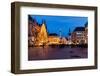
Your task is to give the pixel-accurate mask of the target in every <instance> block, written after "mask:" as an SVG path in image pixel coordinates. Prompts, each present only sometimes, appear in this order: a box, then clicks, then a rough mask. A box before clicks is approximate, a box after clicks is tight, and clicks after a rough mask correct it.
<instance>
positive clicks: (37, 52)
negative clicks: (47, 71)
mask: <svg viewBox="0 0 100 76" xmlns="http://www.w3.org/2000/svg"><path fill="white" fill-rule="evenodd" d="M87 57H88V50H87V48H78V47H77V48H69V47H64V48H59V47H54V48H52V47H49V46H48V47H44V48H43V47H29V48H28V60H49V59H77V58H87Z"/></svg>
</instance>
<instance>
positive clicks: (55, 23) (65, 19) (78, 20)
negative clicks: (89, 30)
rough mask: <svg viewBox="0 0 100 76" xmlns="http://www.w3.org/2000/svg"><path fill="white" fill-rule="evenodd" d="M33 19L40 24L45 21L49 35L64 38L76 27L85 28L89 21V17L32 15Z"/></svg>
mask: <svg viewBox="0 0 100 76" xmlns="http://www.w3.org/2000/svg"><path fill="white" fill-rule="evenodd" d="M31 17H32V18H34V19H36V21H37V22H38V23H39V24H42V22H43V21H45V22H46V27H47V31H48V33H56V34H58V35H60V33H61V35H62V36H63V37H67V36H68V33H69V29H70V31H71V32H73V30H74V29H75V28H76V27H84V26H85V23H86V22H87V21H88V17H77V16H53V15H31Z"/></svg>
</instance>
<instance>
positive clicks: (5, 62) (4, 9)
mask: <svg viewBox="0 0 100 76" xmlns="http://www.w3.org/2000/svg"><path fill="white" fill-rule="evenodd" d="M13 1H27V2H28V1H30V2H41V3H43V2H44V3H57V4H69V5H70V4H74V5H87V6H98V7H99V9H98V10H99V15H98V17H99V18H98V21H100V0H10V1H9V0H1V2H0V76H16V75H14V74H12V73H10V60H11V56H10V55H11V40H10V38H11V37H10V36H11V23H10V21H11V15H10V11H11V10H10V8H11V7H10V3H11V2H13ZM98 24H100V22H98ZM98 28H99V29H98V33H100V26H99V25H98ZM98 39H99V40H98V43H99V42H100V34H99V38H98ZM99 46H100V44H99ZM99 50H100V49H98V58H100V51H99ZM98 64H99V65H98V66H99V68H98V70H81V71H65V72H52V73H51V72H50V73H38V74H21V75H18V76H23V75H24V76H94V75H95V76H100V75H99V74H100V71H99V70H100V59H99V62H98Z"/></svg>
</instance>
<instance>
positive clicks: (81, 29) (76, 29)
mask: <svg viewBox="0 0 100 76" xmlns="http://www.w3.org/2000/svg"><path fill="white" fill-rule="evenodd" d="M76 31H85V28H84V27H76V28H75V30H74V32H76Z"/></svg>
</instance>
